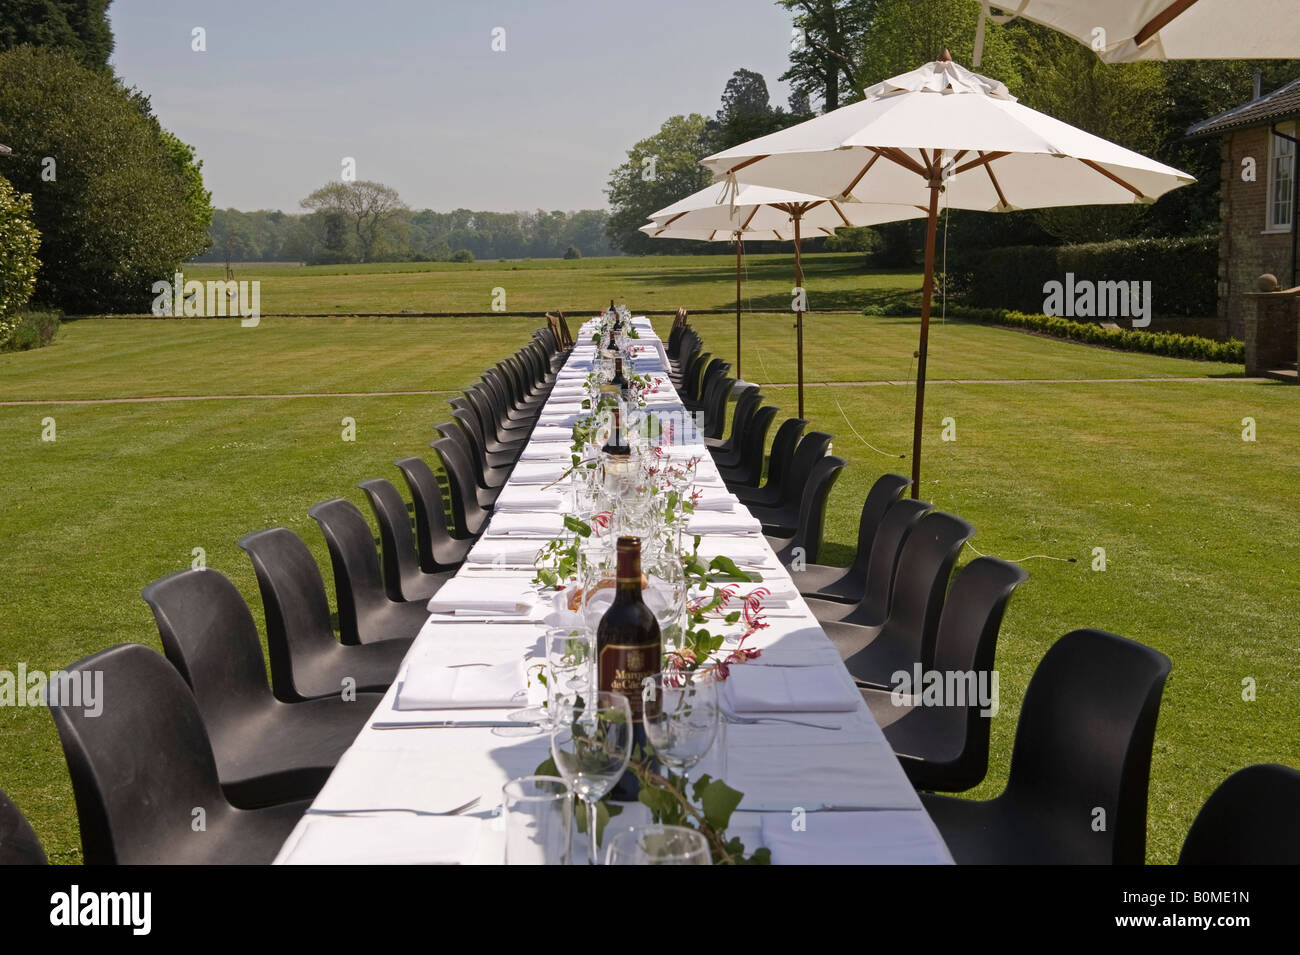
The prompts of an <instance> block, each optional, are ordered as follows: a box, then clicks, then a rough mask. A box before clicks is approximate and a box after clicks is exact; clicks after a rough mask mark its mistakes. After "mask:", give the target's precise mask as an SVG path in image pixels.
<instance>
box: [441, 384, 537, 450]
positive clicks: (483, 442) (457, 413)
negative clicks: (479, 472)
mask: <svg viewBox="0 0 1300 955" xmlns="http://www.w3.org/2000/svg"><path fill="white" fill-rule="evenodd" d="M450 404H451V415H452V417H453V418H455V419H456V420H457V421H459V422H460V423H461V425H462V426H463V427H465V428H466V429H467V430H468V431H470V432H471V433H472V434H473V435H474V440H475V442H476V443H477V445H478V447H479V449H480V451H481V453H482V457H483V462H484V464H485V466H487V467H492V468H499V467H505V468H510V467H513V466H514V464H515V462H516V461H518V460H519V453H520V451H522V450H523V447H524V442H522V441H520V442H518V443H517V444H513V445H511V446H509V447H501V450H497V451H489V450H488V438H487V432H485V431H484V430H483V422H482V421H480V420H479V416H478V412H477V411H475V410H474V406H473V405H471V404H470V403H469V399H468V398H465V397H464V396H461V397H459V398H452V399H451V402H450Z"/></svg>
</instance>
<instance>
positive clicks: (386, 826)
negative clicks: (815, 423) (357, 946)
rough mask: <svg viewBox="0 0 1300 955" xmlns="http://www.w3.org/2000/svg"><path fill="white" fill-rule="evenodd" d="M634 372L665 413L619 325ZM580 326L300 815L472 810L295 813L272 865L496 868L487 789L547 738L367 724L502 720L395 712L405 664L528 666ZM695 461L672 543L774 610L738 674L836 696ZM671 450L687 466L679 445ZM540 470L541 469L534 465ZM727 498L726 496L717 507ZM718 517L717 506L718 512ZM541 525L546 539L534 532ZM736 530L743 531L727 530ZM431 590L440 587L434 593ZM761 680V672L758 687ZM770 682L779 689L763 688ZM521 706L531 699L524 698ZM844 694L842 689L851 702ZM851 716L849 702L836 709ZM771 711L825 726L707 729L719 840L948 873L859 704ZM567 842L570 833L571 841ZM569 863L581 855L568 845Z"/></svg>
mask: <svg viewBox="0 0 1300 955" xmlns="http://www.w3.org/2000/svg"><path fill="white" fill-rule="evenodd" d="M633 324H634V326H635V327H636V329H637V331H638V334H639V336H640V337H639V339H638V340H637V341H636V343H635V344H636V345H637V346H638V350H639V354H638V355H637V356H636V358H635V360H634V364H635V370H636V371H637V372H638V373H642V374H650V375H655V374H658V375H663V376H664V385H663V386H661V387H660V388H659V391H658V393H657V394H656V395H655V396H654V399H653V400H654V404H653V405H652V406H651V407H652V408H653V409H654V410H666V411H672V410H674V409H679V408H680V405H679V403H678V399H677V396H676V394H675V393H674V392H672V389H671V385H670V384H668V383H667V378H666V372H667V368H666V360H667V359H666V355H665V353H664V348H663V343H662V342H661V341H660V340H659V339H658V338H657V337H656V335H655V333H654V330H653V328H652V327H651V325H650V322H649V321H648V320H646V319H645V318H640V317H638V318H634V319H633ZM589 336H590V331H589V330H588V329H584V332H583V333H582V334H580V335H579V338H578V341H579V344H578V345H577V347H576V348H575V349H574V350H573V352H572V353H571V355H570V356H569V359H568V362H567V363H566V365H565V367H564V368H563V369H562V370H561V372H560V374H559V378H558V380H557V384H556V386H555V389H554V391H553V392H552V395H551V396H550V397H549V398H548V401H547V403H546V407H545V408H544V410H543V413H542V417H541V419H540V421H539V423H538V427H537V429H536V430H535V431H534V433H533V437H532V438H531V440H530V441H529V443H528V445H527V446H526V447H525V449H524V453H523V455H522V457H521V463H520V465H519V466H517V467H516V469H515V472H514V473H513V474H512V475H511V480H510V481H509V482H508V483H507V485H506V487H505V488H504V489H503V491H502V493H501V498H500V501H499V502H498V506H497V511H496V514H495V516H494V517H493V519H492V521H491V522H490V523H489V525H488V528H487V530H486V532H485V533H484V535H483V537H482V538H481V540H480V542H479V543H478V544H477V545H476V546H475V548H474V550H473V551H472V552H471V554H470V556H469V559H468V560H467V561H466V563H465V564H464V565H463V567H462V568H461V570H460V572H459V573H458V574H457V576H456V578H454V579H453V580H452V581H449V582H448V584H447V585H445V587H444V591H443V592H441V593H440V594H439V597H435V598H434V599H435V601H437V600H439V598H442V599H443V603H442V604H439V605H436V606H437V609H438V612H433V613H431V614H430V617H429V620H428V621H427V623H426V624H425V625H424V627H423V629H421V631H420V633H419V635H418V636H417V637H416V639H415V642H414V643H413V645H412V646H411V649H410V651H409V652H408V654H407V656H406V659H405V661H404V662H403V664H402V667H401V669H400V671H399V672H398V675H397V679H396V680H395V681H394V683H393V685H392V686H391V687H390V688H389V690H388V692H387V693H386V694H385V695H384V699H383V701H382V702H381V703H380V704H379V706H378V708H377V709H376V710H375V714H374V716H373V717H372V719H371V720H370V721H368V723H367V726H366V728H365V729H363V730H362V731H361V733H360V734H359V735H358V736H357V738H356V740H355V742H353V744H352V746H351V747H350V748H349V749H348V750H347V752H346V753H344V755H343V757H342V758H341V759H340V760H339V763H338V765H337V766H336V767H335V769H334V772H333V773H332V774H331V776H330V778H329V780H328V781H327V782H326V784H325V786H324V788H323V789H322V790H321V791H320V793H319V795H318V796H317V798H316V800H315V802H314V803H313V805H312V809H313V810H322V809H328V810H357V809H380V808H391V809H419V810H426V811H433V812H437V811H443V810H447V809H451V808H453V807H458V806H461V805H462V804H464V803H466V802H469V801H470V800H472V799H475V798H477V799H478V800H479V802H478V804H477V805H476V806H475V807H474V809H473V810H472V811H469V812H466V813H463V814H462V815H459V816H453V817H438V816H422V815H415V814H409V813H404V812H394V813H374V814H366V813H353V814H349V815H324V814H317V813H311V812H309V814H307V815H304V816H303V818H302V820H301V821H300V822H299V824H298V826H297V827H296V828H295V829H294V831H293V832H292V833H291V834H290V836H289V838H288V839H287V840H286V841H285V844H284V845H283V847H282V848H281V850H280V852H279V855H278V856H277V858H276V863H277V864H320V863H324V864H329V863H374V862H394V863H419V862H459V863H470V864H489V865H490V864H499V863H501V862H502V861H503V857H504V846H505V829H506V826H505V820H504V818H503V817H502V814H501V813H502V810H501V808H500V803H501V787H502V786H503V785H504V784H505V783H506V782H508V781H509V780H510V779H512V778H515V777H518V776H525V775H529V774H531V773H533V772H534V771H535V770H536V768H537V766H538V764H539V763H541V762H542V761H543V760H545V759H546V757H547V756H548V755H549V737H548V736H547V735H546V734H543V733H540V732H539V731H537V730H535V729H529V728H527V727H523V726H521V727H520V728H519V729H513V728H491V729H488V728H445V729H440V728H428V729H425V728H409V729H376V728H375V727H374V725H373V724H374V723H376V722H395V723H408V722H419V721H428V720H432V719H438V720H442V719H446V720H476V719H479V720H500V721H508V716H509V714H510V712H511V711H514V710H518V709H520V707H521V706H522V705H524V704H523V703H519V704H517V705H514V706H511V707H510V708H508V709H500V710H492V709H472V710H471V709H462V710H446V709H440V710H437V711H430V710H412V709H402V710H398V709H395V708H394V706H395V702H396V700H397V697H398V694H399V692H400V690H401V687H402V685H403V683H404V681H405V680H406V679H407V675H408V674H409V673H412V672H415V671H416V668H420V667H427V666H442V667H445V666H456V665H464V664H483V663H489V664H493V663H505V662H509V661H511V660H519V659H521V658H522V659H525V660H529V659H536V658H538V657H540V656H542V654H543V652H544V651H543V647H542V644H543V642H544V641H543V634H544V633H545V629H546V623H545V617H546V616H547V613H548V611H551V610H552V608H551V607H550V606H549V605H548V604H547V603H546V599H545V598H544V597H538V596H537V594H536V588H535V587H534V586H533V585H532V583H531V580H532V577H533V574H534V566H533V561H532V559H531V557H530V556H529V551H530V550H531V551H535V550H536V549H538V548H540V546H541V545H542V543H543V542H544V540H545V539H547V538H550V537H551V536H553V535H554V534H556V533H558V531H559V526H558V525H559V524H560V523H561V522H562V519H563V515H562V510H561V509H562V504H561V503H558V501H557V503H556V504H555V505H554V507H551V506H549V504H548V506H546V507H544V508H542V509H541V510H538V511H530V510H528V507H529V506H530V502H535V501H537V500H538V498H537V495H538V494H539V493H553V494H555V495H556V496H557V499H561V498H564V496H565V495H567V493H568V492H567V487H566V484H567V482H561V483H560V484H559V485H557V486H556V487H555V488H553V489H550V490H549V491H546V492H543V486H544V483H545V480H544V479H545V478H546V477H547V476H548V475H549V474H553V475H554V476H556V477H558V476H559V475H560V474H561V473H562V472H563V471H564V469H565V467H566V466H567V465H568V463H569V461H570V451H569V442H568V441H567V440H562V433H563V434H567V431H568V427H569V424H571V422H572V419H573V416H574V415H575V414H576V413H577V412H578V408H577V407H576V406H577V403H578V402H580V400H581V397H580V395H579V394H578V387H577V386H578V385H579V384H580V382H581V381H582V379H583V378H585V376H586V374H587V372H588V371H589V370H590V368H591V367H592V362H593V360H594V350H593V348H592V346H591V345H590V344H588V343H587V339H588V338H589ZM698 451H699V454H700V456H701V458H702V460H701V462H700V465H699V470H698V473H697V483H698V484H699V485H700V486H701V487H702V488H703V489H704V490H705V491H706V492H707V493H708V495H709V496H710V497H711V499H712V500H713V502H714V503H713V505H711V508H710V509H709V510H707V511H705V510H701V511H698V512H697V514H696V515H695V517H693V518H692V525H690V526H688V531H695V530H701V529H702V530H703V531H705V533H704V536H703V542H702V545H701V553H702V554H708V553H709V552H710V551H712V552H713V553H724V554H728V555H737V554H739V555H743V556H744V559H745V561H746V562H747V563H748V565H749V566H753V567H757V568H758V569H759V571H760V573H761V574H762V576H763V582H762V585H763V586H764V587H767V588H769V589H770V590H771V592H772V595H773V596H774V597H777V596H784V597H785V598H786V599H780V600H777V599H769V600H767V601H766V602H765V603H766V608H765V619H766V621H767V623H768V624H769V626H768V627H767V628H766V629H763V630H760V631H758V632H757V633H755V634H754V635H753V636H751V637H750V638H748V640H747V641H746V646H753V647H758V648H760V649H762V650H763V653H762V655H761V656H759V657H758V658H756V659H754V660H753V661H751V662H749V663H747V664H744V666H746V667H774V668H780V670H781V671H782V672H787V673H788V672H791V670H792V669H793V668H803V667H809V666H819V667H823V668H824V670H823V671H819V672H825V673H828V674H834V675H835V676H836V677H838V678H840V679H842V680H843V683H844V685H845V686H846V687H848V688H849V690H850V691H851V690H852V686H853V683H852V679H851V678H850V677H849V674H848V671H847V670H846V669H845V668H844V665H843V663H842V662H841V661H840V658H839V655H838V653H837V652H836V650H835V648H834V647H833V645H832V644H831V642H830V640H829V639H828V638H827V637H826V634H825V633H824V632H823V631H822V629H821V627H820V626H818V624H817V621H816V618H814V617H813V615H812V613H811V612H810V611H809V609H808V607H807V605H806V604H805V603H804V601H803V600H802V598H800V597H799V596H798V594H797V591H796V589H795V585H794V583H793V581H792V580H791V578H790V576H789V575H788V573H787V572H786V570H785V569H784V568H783V567H782V566H781V565H780V564H779V563H778V562H777V560H776V557H775V554H774V553H773V551H772V549H771V547H770V546H769V545H768V543H767V541H766V539H765V538H764V537H763V536H762V534H761V533H759V532H757V530H756V528H752V529H751V528H750V527H745V526H744V525H746V524H749V523H750V521H748V520H747V518H748V512H747V511H745V509H744V507H743V506H742V505H741V504H740V503H739V502H738V501H736V500H735V499H734V497H733V498H731V501H730V506H731V508H732V510H731V511H730V512H728V511H726V510H720V509H718V507H717V504H718V502H717V497H718V496H719V495H724V494H727V492H726V491H725V487H724V486H723V485H722V483H721V480H720V479H719V478H718V476H717V472H716V469H714V467H713V463H712V459H711V457H710V456H709V454H708V453H707V452H706V451H705V450H704V448H703V446H702V445H700V446H699V447H698ZM673 453H674V454H679V453H685V454H690V453H691V447H690V446H689V445H688V446H685V447H682V448H680V449H677V448H675V449H674V451H673ZM547 465H549V469H548V467H547ZM727 496H729V495H727ZM723 506H724V507H725V506H726V504H725V502H724V503H723ZM552 523H554V525H555V527H554V530H552V528H551V525H552ZM742 528H743V532H742V530H741V529H742ZM447 588H451V590H448V589H447ZM457 588H459V589H457ZM457 593H474V594H480V595H481V594H490V595H493V596H495V595H497V594H506V595H514V596H515V599H517V600H518V601H519V602H520V604H521V606H526V607H527V609H526V610H524V611H523V612H519V613H515V614H506V615H495V614H493V613H490V612H486V611H480V612H478V613H474V612H471V611H469V610H465V609H461V608H454V607H453V609H451V610H450V612H449V611H448V607H449V605H454V603H455V599H456V598H455V594H457ZM770 673H771V671H766V672H765V673H764V674H760V675H761V676H767V675H768V674H770ZM777 678H778V679H780V677H777ZM528 693H529V702H533V703H536V702H538V701H539V693H544V691H543V690H541V688H540V687H538V686H533V687H532V688H531V689H530V690H529V691H528ZM850 696H851V697H856V696H857V694H856V693H851V694H850ZM850 705H853V704H850ZM771 715H772V716H775V717H780V718H783V719H795V720H804V721H807V722H815V723H821V724H824V725H827V726H838V727H839V728H838V729H834V730H830V729H821V728H812V727H807V726H797V725H792V724H787V723H777V722H770V723H755V724H739V723H733V724H729V725H726V726H725V730H724V732H723V733H722V734H720V737H719V743H718V744H716V748H717V749H718V750H719V752H717V753H714V754H711V756H710V758H709V760H707V761H706V767H705V768H707V769H708V770H709V771H712V772H714V774H715V775H721V776H722V777H723V778H724V779H725V781H726V782H727V783H728V785H730V786H732V787H733V788H734V789H737V790H739V791H741V792H743V793H744V799H743V800H742V802H741V803H740V806H739V808H738V810H737V811H736V813H735V814H734V815H733V817H732V821H731V825H730V827H729V828H728V834H729V835H738V836H740V837H741V839H742V840H743V841H744V844H745V846H746V850H747V851H748V852H752V851H753V850H754V849H756V848H758V847H760V846H767V847H768V848H770V849H771V850H772V861H773V863H775V864H853V863H868V864H869V863H902V864H951V863H952V857H951V856H950V854H949V852H948V849H947V847H946V846H945V845H944V843H943V839H942V838H941V837H940V835H939V832H938V830H937V829H936V828H935V826H934V824H933V822H931V820H930V818H929V816H928V815H927V814H926V812H925V810H924V809H923V808H922V806H921V802H920V800H919V799H918V798H917V795H916V793H915V791H914V790H913V788H912V785H911V784H910V783H909V782H908V780H907V777H906V775H905V774H904V773H903V770H902V768H901V767H900V766H899V764H898V761H897V759H896V758H895V756H894V754H893V752H892V750H891V748H890V745H889V743H888V742H887V741H886V740H885V738H884V735H883V734H882V733H881V731H880V728H879V727H878V726H877V724H876V722H875V720H874V719H873V718H872V716H871V713H870V711H869V710H868V709H867V707H866V705H865V704H864V703H862V702H861V699H860V698H858V699H857V700H856V707H855V708H854V709H852V710H847V709H845V710H841V711H837V712H827V711H816V712H779V713H772V714H771ZM646 821H648V812H647V811H646V810H645V809H644V807H642V806H640V805H638V804H633V805H630V806H628V807H626V808H625V811H624V812H623V813H622V814H621V815H619V816H617V817H616V818H615V819H613V820H612V821H611V823H610V826H609V829H608V830H607V832H606V837H607V838H608V835H609V834H610V833H612V832H614V831H617V830H618V829H619V828H622V827H624V826H627V825H633V824H637V823H642V822H646ZM581 838H582V839H585V836H584V837H581ZM573 858H574V860H575V861H576V860H581V859H582V858H583V850H582V848H581V842H580V841H579V839H577V838H575V845H574V853H573Z"/></svg>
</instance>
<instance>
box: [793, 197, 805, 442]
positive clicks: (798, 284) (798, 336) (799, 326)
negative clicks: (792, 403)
mask: <svg viewBox="0 0 1300 955" xmlns="http://www.w3.org/2000/svg"><path fill="white" fill-rule="evenodd" d="M802 215H803V210H802V209H800V210H798V211H796V212H795V213H794V285H795V288H797V289H798V290H799V291H798V293H797V294H798V295H799V300H800V304H802V300H803V297H804V292H803V259H802V258H801V257H800V255H799V219H800V217H801V216H802ZM794 314H795V319H794V327H795V351H796V353H797V354H798V356H799V417H800V418H802V417H803V309H801V308H796V309H795V313H794Z"/></svg>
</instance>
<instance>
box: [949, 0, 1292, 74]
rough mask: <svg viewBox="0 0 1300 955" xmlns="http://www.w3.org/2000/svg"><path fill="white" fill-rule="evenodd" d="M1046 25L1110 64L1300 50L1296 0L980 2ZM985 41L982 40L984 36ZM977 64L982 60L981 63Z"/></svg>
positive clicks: (1283, 55)
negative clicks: (1082, 45)
mask: <svg viewBox="0 0 1300 955" xmlns="http://www.w3.org/2000/svg"><path fill="white" fill-rule="evenodd" d="M975 2H976V3H979V4H980V5H981V6H982V7H984V10H983V15H988V11H989V7H990V6H993V7H996V8H998V9H1000V10H1003V11H1004V12H1005V13H1007V14H1009V15H1010V16H1008V17H1006V18H1002V17H995V19H997V20H999V21H1002V22H1005V20H1010V19H1014V18H1015V17H1024V18H1025V19H1026V20H1032V21H1034V22H1035V23H1041V24H1042V25H1043V26H1045V27H1050V28H1051V29H1053V30H1057V31H1059V32H1061V33H1064V34H1066V35H1067V36H1072V37H1074V38H1075V39H1076V40H1078V41H1079V42H1080V43H1082V44H1084V45H1085V46H1089V47H1092V48H1093V49H1094V50H1096V51H1097V55H1098V56H1100V57H1101V58H1102V60H1104V61H1105V62H1107V63H1128V62H1132V61H1134V60H1267V59H1291V58H1292V57H1296V56H1300V17H1297V16H1296V15H1295V11H1296V6H1295V0H1006V2H1005V3H993V4H990V3H989V0H975ZM977 43H978V40H977ZM977 62H978V61H977Z"/></svg>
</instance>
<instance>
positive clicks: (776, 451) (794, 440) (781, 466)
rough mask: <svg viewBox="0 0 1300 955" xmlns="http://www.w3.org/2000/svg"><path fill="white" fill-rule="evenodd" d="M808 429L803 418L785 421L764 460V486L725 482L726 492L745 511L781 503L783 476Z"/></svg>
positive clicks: (777, 430) (778, 429) (777, 431)
mask: <svg viewBox="0 0 1300 955" xmlns="http://www.w3.org/2000/svg"><path fill="white" fill-rule="evenodd" d="M807 426H808V422H807V421H805V420H804V419H803V418H786V419H785V421H783V422H781V426H780V427H779V428H777V429H776V437H775V438H773V439H772V450H771V452H770V453H769V454H768V456H767V482H766V483H765V484H764V485H763V486H762V487H745V486H742V485H738V484H733V483H731V482H727V489H728V490H729V491H731V493H732V494H734V495H736V497H737V498H739V500H740V503H741V504H744V505H745V506H746V507H771V506H772V505H774V504H779V503H780V502H781V494H782V492H783V490H784V486H785V476H786V473H787V472H788V471H789V470H790V465H791V464H792V463H793V461H794V452H795V448H796V447H798V445H799V435H801V434H802V433H803V429H804V428H806V427H807Z"/></svg>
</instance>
